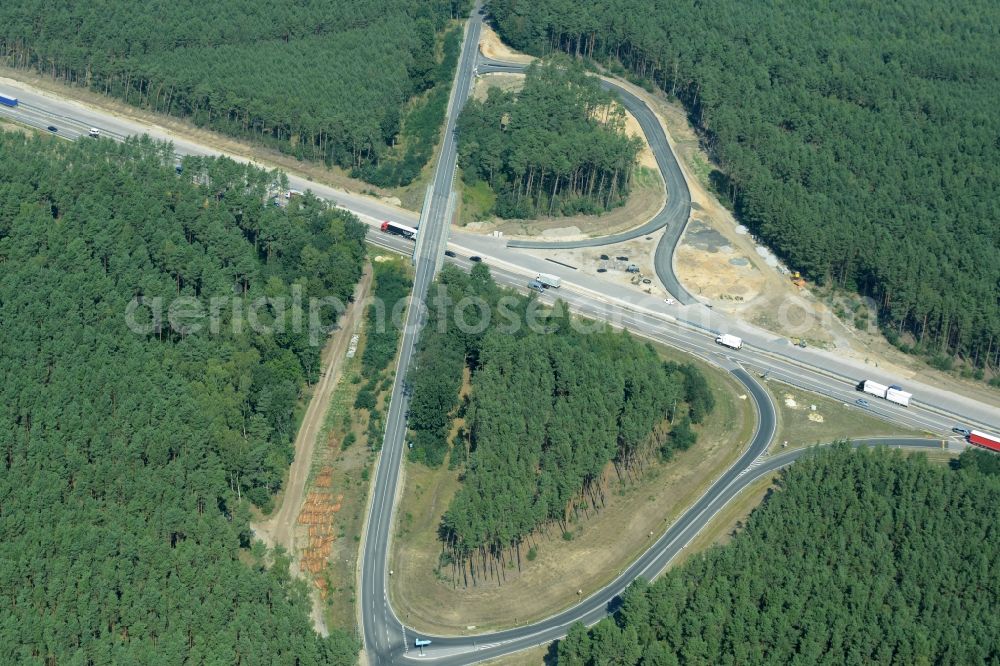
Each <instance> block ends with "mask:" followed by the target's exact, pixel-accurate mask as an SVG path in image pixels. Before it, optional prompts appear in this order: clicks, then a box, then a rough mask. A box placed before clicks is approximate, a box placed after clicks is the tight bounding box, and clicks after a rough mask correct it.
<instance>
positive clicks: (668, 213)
mask: <svg viewBox="0 0 1000 666" xmlns="http://www.w3.org/2000/svg"><path fill="white" fill-rule="evenodd" d="M482 63H483V64H482V65H481V67H482V69H483V71H484V73H488V72H511V73H516V72H522V71H523V70H524V69H525V66H524V65H516V64H513V63H501V62H499V61H495V60H492V59H489V58H484V59H482ZM600 82H601V83H600V85H601V87H602V88H604V89H605V90H610V91H613V92H615V93H617V94H618V96H619V98H620V99H621V100H622V104H623V105H624V106H625V108H627V109H628V110H629V111H630V112H631V113H632V115H633V116H634V117H635V119H636V121H637V122H638V123H639V126H640V128H641V129H642V131H643V134H645V136H646V140H647V142H648V143H649V147H650V150H651V151H652V153H653V157H654V159H655V160H656V164H657V167H659V170H660V175H661V176H662V177H663V182H664V185H665V186H666V190H667V199H666V202H665V204H664V206H663V208H661V209H660V211H659V212H657V214H656V215H654V216H653V217H652V218H651V219H650V220H649V221H648V222H646V223H645V224H643V225H640V226H639V227H637V228H635V229H631V230H628V231H625V232H622V233H618V234H611V235H609V236H602V237H600V238H591V239H585V240H578V241H521V240H514V241H510V242H509V246H510V247H520V248H534V249H546V248H548V249H570V248H581V247H600V246H602V245H610V244H613V243H620V242H624V241H628V240H632V239H634V238H639V237H640V236H645V235H649V234H652V233H656V232H657V231H659V230H660V229H664V233H663V235H662V236H661V237H660V239H659V241H657V244H656V249H655V251H654V253H653V267H654V271H655V273H656V276H657V278H658V279H659V280H660V283H661V285H662V286H663V287H664V289H666V291H667V292H669V293H670V294H671V295H673V296H674V297H675V298H676V299H677V300H678V301H680V302H681V303H683V304H684V305H693V304H696V303H698V302H699V301H698V299H696V298H695V297H694V296H693V295H692V294H691V293H690V292H689V291H688V290H687V289H686V288H685V287H684V285H683V284H681V281H680V279H678V277H677V274H676V273H675V271H674V264H673V257H674V253H675V251H676V249H677V245H678V243H680V240H681V236H682V235H683V234H684V229H686V228H687V223H688V220H689V219H690V217H691V191H690V189H689V188H688V184H687V179H686V178H685V177H684V174H683V172H682V171H681V168H680V164H679V163H678V161H677V156H676V154H675V153H674V151H673V148H672V147H671V146H670V142H669V141H668V140H667V136H666V133H665V132H664V130H663V126H662V125H661V124H660V121H659V119H658V118H657V117H656V114H655V113H654V112H653V110H652V109H650V108H649V105H647V104H646V103H645V102H644V101H643V100H641V99H640V98H639V97H637V96H636V95H634V94H633V93H631V92H630V91H628V90H626V89H625V88H623V87H622V86H620V85H618V84H616V83H615V82H613V81H610V80H607V79H604V78H602V79H600Z"/></svg>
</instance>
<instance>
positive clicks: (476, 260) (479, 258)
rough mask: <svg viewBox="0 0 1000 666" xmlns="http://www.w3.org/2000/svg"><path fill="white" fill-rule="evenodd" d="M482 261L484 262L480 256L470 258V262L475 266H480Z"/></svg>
mask: <svg viewBox="0 0 1000 666" xmlns="http://www.w3.org/2000/svg"><path fill="white" fill-rule="evenodd" d="M482 260H483V258H482V257H480V256H479V255H475V254H474V255H472V256H471V257H469V261H471V262H472V263H474V264H478V263H479V262H480V261H482Z"/></svg>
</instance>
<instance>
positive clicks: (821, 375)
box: [0, 14, 1000, 664]
mask: <svg viewBox="0 0 1000 666" xmlns="http://www.w3.org/2000/svg"><path fill="white" fill-rule="evenodd" d="M480 27H481V23H480V17H479V16H478V14H474V15H473V17H472V19H471V20H470V21H469V23H468V26H467V30H468V31H469V32H468V35H469V37H468V38H467V39H466V42H465V45H464V47H463V51H462V56H461V60H460V64H459V69H458V73H457V75H456V81H455V85H454V89H453V93H452V94H453V99H452V102H451V106H450V109H449V114H448V127H447V129H446V133H445V142H444V145H443V147H442V160H441V163H440V164H439V165H438V170H437V172H436V174H435V178H434V190H433V194H432V196H431V197H430V202H429V203H430V205H429V206H428V207H426V210H425V214H426V217H425V219H424V222H423V224H422V225H421V226H422V233H421V236H422V238H421V246H420V247H419V248H417V249H416V251H415V257H414V258H415V263H416V279H415V283H414V294H415V295H417V296H418V295H420V294H423V293H426V290H427V287H428V285H429V283H430V281H431V279H432V277H433V268H434V265H435V264H436V262H437V261H438V260H439V258H440V252H439V251H440V249H441V246H442V245H443V244H444V243H445V242H446V233H447V229H446V228H445V225H444V224H443V217H444V214H445V213H446V212H447V208H448V197H449V196H450V190H451V181H452V179H453V178H454V168H455V167H454V165H455V161H454V156H455V151H454V119H455V117H456V115H457V113H456V111H457V109H458V108H459V107H457V106H456V102H455V100H464V99H465V96H467V95H468V90H469V85H470V83H471V72H472V67H473V66H474V63H475V55H476V53H475V48H474V47H473V48H471V49H470V47H469V45H470V44H473V45H474V44H475V43H476V38H475V36H474V35H475V34H478V30H479V28H480ZM12 85H13V88H14V89H13V90H8V89H7V87H6V86H0V92H3V93H12V94H14V95H15V96H18V97H19V98H21V100H22V103H21V106H20V107H19V108H17V109H7V108H6V107H0V116H4V117H11V118H13V119H15V120H16V121H18V122H23V123H25V124H29V125H34V126H38V127H45V126H47V125H49V124H54V125H56V126H57V127H59V128H60V131H59V135H60V136H65V137H68V138H75V137H76V136H81V135H82V134H84V133H85V132H86V130H87V129H89V127H91V126H94V127H98V128H100V129H101V130H102V135H103V136H108V137H112V138H122V137H125V136H128V135H133V134H143V133H146V134H150V135H151V136H153V137H154V138H157V139H161V140H172V141H173V143H174V147H175V150H176V151H177V152H178V153H179V154H192V155H217V154H220V153H219V152H218V151H215V150H212V149H210V148H206V147H204V146H200V145H197V144H194V143H192V142H189V141H186V140H182V139H177V138H175V137H172V136H171V135H170V134H169V132H167V131H165V130H163V129H162V128H159V127H155V126H152V125H146V124H143V123H139V122H136V121H132V120H122V119H118V118H114V117H112V116H110V115H107V114H103V113H102V112H100V111H97V110H94V109H91V108H87V107H84V106H83V105H80V104H76V103H75V102H69V101H66V100H61V99H59V98H56V97H54V96H49V95H45V94H38V93H34V92H31V91H30V90H28V89H23V88H20V87H18V86H17V85H16V84H12ZM668 152H669V151H668ZM227 156H228V157H231V158H233V159H236V160H237V161H242V162H248V161H249V160H247V159H245V158H242V157H240V156H238V155H227ZM658 159H659V156H658ZM289 183H290V185H291V187H294V188H296V189H300V190H312V191H313V192H314V193H315V194H316V195H317V196H320V197H323V198H326V199H330V200H333V201H336V203H337V204H338V205H339V206H341V207H344V208H348V209H350V210H352V211H354V212H356V213H357V214H358V215H359V217H360V218H361V219H362V220H364V221H366V222H368V223H369V224H375V223H378V222H380V221H381V220H383V219H389V220H393V221H397V222H402V223H405V224H411V225H412V224H413V223H414V222H416V220H417V216H416V215H415V214H413V213H410V212H408V211H401V210H399V209H397V208H394V207H392V206H388V205H386V204H384V203H381V202H379V201H376V200H373V199H370V198H368V197H365V196H363V195H358V194H353V193H345V192H341V191H338V190H335V189H333V188H330V187H327V186H324V185H321V184H317V183H311V182H307V181H305V180H304V179H301V178H296V177H290V178H289ZM681 231H682V229H678V230H677V237H678V238H679V236H680V232H681ZM371 235H372V237H373V240H377V241H378V242H380V243H381V244H384V245H389V246H401V247H403V249H404V250H406V251H409V250H410V249H411V248H412V243H410V245H409V247H407V246H406V243H407V242H408V241H403V240H401V239H398V238H390V237H387V236H385V235H382V234H378V233H373V234H371ZM451 236H452V237H451V241H452V245H451V247H452V249H453V250H456V251H458V252H462V253H464V254H465V255H466V256H464V257H457V258H456V259H455V261H457V262H458V263H461V264H463V265H470V264H469V262H468V259H467V255H469V254H478V255H480V256H482V257H484V258H485V259H486V261H487V263H488V264H489V265H490V266H491V268H492V269H493V272H494V275H495V276H496V277H497V279H498V281H500V282H502V283H505V284H510V285H514V286H519V287H521V288H523V287H524V283H525V282H526V280H527V279H528V278H530V277H533V274H534V273H536V272H541V271H544V272H549V273H554V274H556V275H559V276H560V277H563V278H564V283H563V287H562V288H561V289H559V290H558V291H557V292H556V293H555V294H553V293H547V294H545V295H543V296H542V298H543V299H546V300H552V299H553V298H555V297H556V296H558V297H559V298H561V299H562V300H564V301H566V302H567V303H568V304H570V306H571V307H572V308H573V309H574V310H576V311H577V312H580V313H582V314H586V315H588V316H592V317H596V318H599V319H604V320H608V321H610V322H611V323H612V324H613V325H617V326H622V327H626V328H629V329H630V330H632V331H634V332H635V333H636V334H639V335H643V336H645V337H649V338H651V339H655V340H659V341H661V342H664V343H666V344H670V345H672V346H675V347H678V348H680V349H683V350H686V351H689V352H691V353H695V354H698V355H699V356H702V357H704V358H706V359H708V360H710V361H711V362H715V363H718V364H721V365H723V366H724V367H727V368H730V369H731V370H734V374H737V373H739V372H740V371H739V370H738V368H737V365H742V366H745V367H749V368H752V369H753V372H754V374H759V373H764V372H767V373H769V376H770V377H774V378H777V379H781V380H782V381H788V382H789V383H792V384H794V385H797V386H802V387H803V388H807V389H809V390H813V391H817V392H820V393H823V394H825V395H829V396H831V397H835V398H837V399H842V400H843V401H844V402H846V403H848V404H850V403H852V402H853V400H854V398H856V397H857V395H858V394H857V393H856V392H855V391H854V384H856V383H857V381H859V380H860V379H875V380H877V381H882V382H883V383H894V382H896V381H898V379H899V378H897V377H893V376H891V375H888V374H886V373H884V372H880V371H879V370H878V368H877V367H871V366H868V365H864V364H860V363H858V362H854V361H851V360H848V359H844V358H841V357H838V356H837V355H836V354H833V353H828V352H823V351H820V350H813V349H808V350H800V349H797V348H792V347H790V345H789V344H788V342H787V340H786V339H784V338H782V337H780V336H775V335H774V334H772V333H769V332H766V331H762V330H760V329H755V328H753V327H750V326H747V325H746V324H744V323H742V322H739V321H737V320H734V319H729V318H727V317H724V316H721V315H716V314H715V313H713V312H711V311H710V310H709V309H707V308H704V307H702V306H700V305H691V306H687V307H681V306H669V305H666V304H664V303H663V302H662V301H661V300H660V299H652V298H650V297H648V296H646V295H645V294H642V293H640V292H637V291H636V290H634V289H630V288H628V287H626V286H620V285H615V284H610V283H607V282H604V281H601V280H599V279H598V278H594V277H590V276H585V275H581V274H579V273H578V272H577V271H575V270H574V269H573V268H572V267H565V266H559V265H556V264H552V263H550V262H546V261H545V259H544V258H539V257H535V256H531V255H528V254H525V253H523V252H520V251H518V249H517V248H508V247H507V246H506V244H505V243H503V242H502V241H498V240H497V239H492V238H488V237H483V236H477V235H474V234H466V233H461V232H455V233H453V234H452V235H451ZM400 244H402V245H400ZM672 248H673V245H671V246H670V247H669V251H672ZM658 253H659V248H658ZM421 321H422V313H421V311H420V309H419V308H418V307H412V308H411V309H410V311H409V313H408V316H407V322H406V326H405V329H404V331H403V336H402V337H403V342H402V347H401V350H400V357H399V368H400V370H399V371H398V372H397V375H396V380H395V385H394V388H393V399H392V401H391V403H390V406H389V414H388V416H387V426H386V434H385V442H384V445H383V452H382V455H381V458H380V461H379V463H378V468H377V471H376V480H375V484H374V485H373V488H372V498H371V511H370V513H369V519H368V522H367V523H366V535H365V540H364V544H363V548H364V551H363V553H362V558H363V566H362V590H361V608H362V614H363V619H364V622H363V624H364V627H363V632H364V638H365V645H366V652H367V655H368V658H369V662H370V663H378V664H382V663H392V662H395V661H398V660H399V659H400V658H415V657H416V656H417V655H415V650H414V647H413V639H414V638H415V636H414V635H413V634H412V632H407V631H406V630H405V629H404V628H403V627H402V625H401V624H400V623H399V621H398V620H397V619H396V618H395V616H394V615H393V614H392V610H391V608H390V606H389V604H388V602H387V599H386V593H385V589H386V588H385V580H386V573H387V572H386V556H387V553H388V547H389V539H390V525H391V523H392V518H393V516H392V512H393V508H394V506H395V499H396V493H397V491H398V483H397V480H398V473H399V464H400V460H401V457H402V444H403V435H404V433H405V423H404V416H405V396H404V395H403V391H402V380H403V378H404V377H405V369H406V368H407V367H408V366H409V363H410V360H411V358H412V354H413V348H414V343H415V340H416V336H417V332H418V329H419V324H420V322H421ZM717 331H726V332H731V333H734V334H738V335H741V336H742V337H743V338H744V340H745V341H746V345H745V346H744V348H743V349H742V350H741V351H739V352H731V351H728V350H725V349H723V348H720V347H718V346H717V345H715V344H714V342H713V340H714V332H717ZM737 361H738V362H739V363H737ZM737 377H738V378H739V379H741V381H744V382H747V381H749V382H750V385H754V381H753V379H752V378H750V376H749V374H748V373H743V374H742V376H741V375H740V374H737ZM905 384H906V387H907V389H909V390H912V391H913V392H914V393H915V394H916V396H917V398H916V399H915V401H914V403H913V405H912V406H911V408H910V409H904V408H901V407H896V406H893V405H890V404H889V403H884V402H883V401H878V400H871V401H870V403H871V405H870V407H869V409H868V410H867V411H869V412H870V413H872V414H874V415H876V416H879V417H882V418H885V419H887V420H890V421H892V422H895V423H901V424H904V425H908V426H911V427H917V428H920V429H923V430H928V431H930V432H933V433H938V434H944V435H945V436H947V431H948V430H949V428H950V426H951V425H954V424H955V423H965V424H971V425H973V426H975V427H980V428H983V429H987V430H997V429H998V426H1000V409H997V407H996V406H995V405H991V404H985V403H980V402H975V401H972V400H969V399H967V398H964V397H962V396H957V395H955V394H952V393H948V392H946V391H943V390H941V389H940V388H938V387H934V386H931V385H928V384H926V383H921V382H918V381H908V382H906V383H905ZM759 390H760V389H759V386H757V387H755V388H754V389H751V388H749V387H748V392H749V395H751V396H754V397H755V398H757V399H758V401H759V397H758V392H759ZM769 404H770V403H769V402H765V403H760V402H758V409H760V410H761V411H762V414H761V417H762V420H761V423H760V428H759V429H758V433H757V437H755V438H754V442H752V443H751V446H750V448H749V449H748V450H747V452H746V453H745V454H744V456H743V457H741V459H740V464H741V465H742V463H744V462H746V461H747V459H748V456H750V455H751V454H752V453H753V452H754V451H755V450H758V447H759V442H760V438H761V437H763V433H765V432H766V426H767V424H766V423H765V419H766V417H765V415H764V413H763V412H764V411H767V410H768V409H769V408H768V405H769ZM771 411H772V412H773V408H772V409H771ZM955 441H956V443H957V440H955ZM909 444H912V445H921V446H935V447H936V446H938V445H939V443H938V441H936V440H933V441H931V442H930V443H927V442H920V441H910V442H909ZM797 455H801V453H795V454H794V455H793V454H785V455H783V456H774V457H772V458H767V459H765V460H766V461H767V462H761V461H760V460H759V459H756V457H753V458H750V460H756V462H751V463H750V464H749V465H748V466H747V467H746V468H744V469H748V470H750V471H747V472H745V473H743V474H742V475H741V474H740V472H743V470H742V469H741V470H738V471H737V468H739V467H740V465H737V466H736V467H734V469H733V470H730V471H729V472H728V473H727V477H728V476H730V475H732V474H733V473H735V474H736V479H735V480H733V481H732V483H730V484H729V485H727V486H725V487H720V486H719V485H718V484H716V485H715V486H713V490H712V491H710V492H709V493H708V494H707V495H706V498H708V497H711V498H712V501H711V502H710V503H709V504H704V503H703V502H705V501H706V498H702V501H700V502H699V504H698V505H697V507H701V508H702V509H705V510H704V511H701V512H694V513H692V511H694V509H692V511H689V512H688V513H687V514H685V516H690V520H691V522H690V525H689V527H688V528H687V529H688V530H695V531H696V529H697V528H700V527H701V526H703V525H704V523H705V522H706V520H707V518H708V517H709V516H710V515H711V513H709V511H711V512H714V510H715V509H713V507H719V506H722V505H724V504H725V502H727V501H729V499H730V498H731V497H732V496H733V494H735V493H736V492H737V491H738V489H739V488H740V487H742V486H743V485H745V484H746V483H749V482H750V481H751V480H752V479H753V478H755V476H754V475H756V474H763V473H766V470H767V469H768V468H767V467H766V465H779V463H780V464H788V463H790V462H791V461H792V460H794V458H795V456H797ZM781 461H785V462H781ZM779 466H780V465H779ZM751 468H752V469H751ZM774 468H777V467H774ZM724 478H726V477H724ZM697 507H696V508H697ZM684 520H685V519H684V518H682V519H681V520H679V521H678V523H677V525H680V524H681V523H682V522H684ZM676 529H677V530H679V531H676V532H675V531H674V530H675V527H671V531H670V532H668V535H670V534H673V535H674V536H675V539H668V538H667V535H665V536H664V537H663V538H661V539H660V540H658V541H657V543H656V547H655V548H653V549H652V550H651V551H649V552H647V553H646V554H645V555H643V557H642V559H641V560H640V561H639V562H646V563H648V564H647V566H646V567H642V568H640V569H630V570H632V571H635V572H639V573H645V574H647V575H648V573H649V572H652V571H655V570H656V567H655V566H654V565H658V564H659V563H660V562H664V563H665V562H666V561H668V559H669V557H670V556H671V555H669V553H670V552H671V550H672V549H673V552H674V553H676V549H677V548H678V547H683V545H684V544H686V543H687V541H688V540H689V536H688V535H691V536H693V533H694V532H690V531H684V530H681V528H679V527H678V528H676ZM665 558H666V559H665ZM638 564H639V563H638V562H637V563H636V564H634V565H633V567H635V566H638ZM619 582H621V583H622V584H624V583H625V582H626V580H625V579H624V578H623V579H621V581H619ZM614 585H615V584H612V587H614ZM613 591H614V590H612V589H611V588H606V589H605V590H604V591H602V592H599V593H598V595H597V596H595V597H592V598H590V599H587V600H584V601H583V602H581V604H580V605H579V606H577V607H576V608H577V609H579V610H580V611H581V612H578V613H572V612H571V611H572V609H570V611H566V612H564V613H561V614H559V615H558V616H556V618H561V619H560V620H559V621H558V622H557V621H556V618H550V619H549V620H547V621H545V622H542V623H539V624H538V625H534V628H533V629H532V628H518V629H513V630H510V631H509V632H499V633H497V634H491V635H488V636H483V637H475V638H469V637H461V638H439V639H433V643H432V645H431V646H430V647H429V648H427V655H428V657H430V656H433V657H434V658H435V659H440V660H441V661H442V663H448V664H460V663H472V662H475V661H480V660H482V659H485V658H489V657H495V656H498V655H500V654H506V653H509V652H513V651H515V650H518V649H522V648H524V647H529V646H531V645H535V644H539V643H544V642H547V641H549V640H551V638H553V637H557V636H558V635H560V634H561V633H563V632H564V631H565V629H566V627H567V626H568V625H566V624H565V622H570V621H571V619H573V620H575V619H583V620H585V621H588V622H589V621H596V619H599V617H600V616H602V615H603V614H604V613H606V611H607V606H606V605H605V606H604V607H603V608H601V607H600V604H599V603H598V597H600V599H605V600H606V602H607V601H613V599H614V595H611V594H610V593H611V592H613ZM616 593H617V592H616ZM600 595H605V596H604V597H601V596H600ZM608 595H610V596H608ZM584 611H585V612H584ZM574 615H575V616H576V617H572V616H574Z"/></svg>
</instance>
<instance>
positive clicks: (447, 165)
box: [359, 6, 482, 664]
mask: <svg viewBox="0 0 1000 666" xmlns="http://www.w3.org/2000/svg"><path fill="white" fill-rule="evenodd" d="M481 28H482V17H481V15H480V14H479V12H478V6H477V7H476V8H474V9H473V13H472V16H471V18H470V19H469V20H468V21H467V22H466V26H465V35H464V41H463V44H462V52H461V55H460V57H459V62H458V67H457V71H456V74H455V80H454V82H453V84H452V90H451V95H450V98H449V102H448V113H447V124H446V127H445V134H444V139H443V141H442V147H441V157H440V159H439V161H438V164H437V167H436V170H435V173H434V179H433V181H432V185H431V188H432V189H431V190H430V191H429V193H428V196H427V198H426V200H425V204H426V205H425V208H424V211H423V215H422V216H421V224H420V234H419V235H418V238H417V242H416V244H415V247H414V249H413V258H414V264H415V274H414V280H413V291H412V294H411V298H410V305H409V308H408V309H407V313H406V320H405V323H404V327H403V333H402V336H401V337H402V341H401V345H400V352H399V357H398V360H397V363H396V374H395V379H394V381H393V388H392V396H391V398H390V402H389V408H388V410H387V414H386V426H385V433H384V436H383V441H382V451H381V454H380V456H379V459H378V461H377V462H376V464H375V467H376V468H375V482H374V484H373V486H372V491H371V498H370V506H369V509H368V520H367V522H366V525H365V531H364V535H363V538H362V549H361V554H360V557H359V560H360V562H361V594H360V598H361V619H362V622H361V624H362V635H363V638H364V645H365V654H366V655H367V657H368V660H369V663H373V664H384V663H389V662H390V661H391V660H392V658H393V655H394V654H398V653H400V652H405V650H406V648H407V640H406V633H405V629H404V628H403V626H402V624H401V623H400V622H399V620H398V619H396V617H395V615H394V614H393V612H392V608H391V606H390V604H389V599H388V593H387V585H386V582H387V581H386V578H387V575H389V573H388V570H387V561H388V555H389V549H390V546H391V533H392V524H393V519H394V511H395V507H396V500H397V496H398V494H399V471H400V466H401V461H402V457H403V449H404V440H405V437H406V410H407V404H408V399H407V396H406V394H405V391H404V384H405V379H406V373H407V370H408V369H409V367H410V364H411V362H412V358H413V354H414V350H415V347H416V341H417V338H418V336H419V334H420V329H421V328H422V326H423V324H424V322H425V321H426V311H425V308H424V302H425V300H426V296H427V291H428V288H429V287H430V284H431V281H432V280H433V278H434V273H435V271H436V268H437V264H438V261H439V260H440V258H441V257H442V255H443V251H444V247H443V246H444V244H445V242H446V239H447V233H448V227H449V224H450V219H448V216H449V213H450V211H451V205H450V202H451V200H452V196H451V192H452V183H453V180H454V176H455V164H456V158H457V150H456V149H455V140H456V138H455V123H456V120H457V115H458V111H459V110H460V109H461V107H462V105H463V104H464V102H465V100H466V99H467V98H468V96H469V92H470V90H471V85H472V77H473V74H472V71H473V68H474V66H475V57H476V53H477V51H478V44H479V34H480V30H481Z"/></svg>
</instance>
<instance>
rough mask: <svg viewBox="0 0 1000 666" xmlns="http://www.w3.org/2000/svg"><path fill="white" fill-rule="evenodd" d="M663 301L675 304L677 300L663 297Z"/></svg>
mask: <svg viewBox="0 0 1000 666" xmlns="http://www.w3.org/2000/svg"><path fill="white" fill-rule="evenodd" d="M663 302H664V303H666V304H667V305H677V301H675V300H674V299H672V298H664V299H663Z"/></svg>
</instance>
